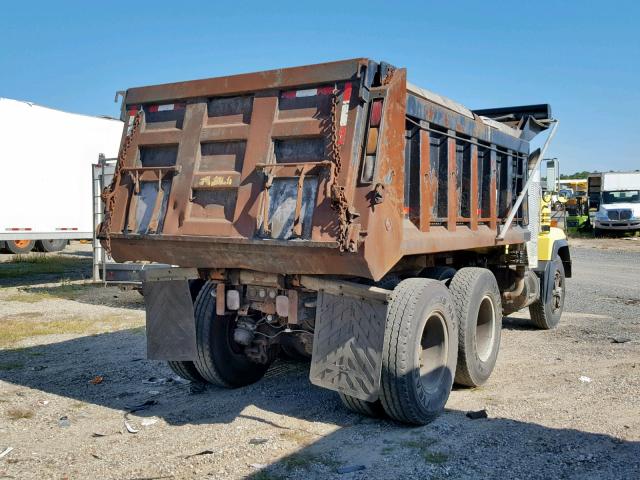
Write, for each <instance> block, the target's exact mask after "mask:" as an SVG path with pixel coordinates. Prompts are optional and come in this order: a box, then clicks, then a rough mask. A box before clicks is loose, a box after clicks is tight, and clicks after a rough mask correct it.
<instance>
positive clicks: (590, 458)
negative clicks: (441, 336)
mask: <svg viewBox="0 0 640 480" xmlns="http://www.w3.org/2000/svg"><path fill="white" fill-rule="evenodd" d="M144 356H145V337H144V332H143V331H141V330H140V329H132V330H122V331H118V332H113V333H105V334H100V335H94V336H86V337H80V338H75V339H71V340H67V341H63V342H59V343H53V344H48V345H38V346H32V347H26V348H18V349H10V350H2V351H0V379H1V380H3V381H5V382H8V383H11V384H13V385H16V386H22V387H28V388H30V389H35V390H38V391H41V392H44V393H50V394H55V395H60V396H62V397H67V398H71V399H74V400H78V401H82V402H87V403H92V404H96V405H101V406H105V407H108V408H111V409H115V410H127V409H129V408H130V407H131V406H134V405H141V404H144V403H145V402H149V401H151V402H150V403H149V405H148V408H146V409H143V410H140V411H138V412H136V413H135V415H136V416H154V417H160V418H163V419H164V420H165V421H166V422H167V423H169V424H171V425H185V424H195V425H215V424H227V423H230V422H233V421H234V420H235V419H237V418H243V419H248V420H250V421H252V422H255V430H254V431H252V435H255V436H256V437H260V435H261V433H262V434H264V432H266V431H268V432H271V433H270V435H273V429H274V428H275V429H276V431H278V432H284V433H283V434H285V435H286V434H287V432H291V431H294V433H296V432H298V431H299V429H297V428H292V427H291V422H290V421H289V423H288V424H287V418H286V417H293V418H295V419H299V420H304V421H307V422H323V423H328V424H333V425H336V426H337V427H339V428H337V430H336V431H335V432H333V433H331V434H329V435H326V436H322V437H318V436H317V435H316V436H313V437H311V440H310V442H311V443H307V442H305V443H303V444H301V445H300V449H299V450H298V451H297V452H296V453H294V454H292V455H289V456H287V457H284V458H281V459H279V460H277V461H275V462H271V463H270V462H266V465H258V466H257V468H258V469H259V470H256V472H255V474H252V475H251V477H250V478H254V479H255V480H257V479H264V478H300V477H307V478H328V477H331V476H333V475H337V469H338V468H340V467H344V466H349V465H360V464H362V465H364V466H365V467H366V470H364V471H363V472H361V473H362V474H363V475H364V476H357V475H359V474H356V477H350V478H391V477H394V478H417V477H416V475H417V476H419V477H420V478H425V477H427V476H449V477H453V478H458V477H467V478H507V477H509V478H514V477H521V478H552V477H553V478H558V477H565V478H585V477H588V478H604V477H607V476H611V478H620V477H629V478H631V477H633V476H634V473H631V472H636V473H637V472H639V471H640V460H639V459H640V442H629V441H624V440H620V439H617V438H614V437H611V436H608V435H600V434H592V433H587V432H582V431H578V430H572V429H553V428H548V427H545V426H542V425H537V424H532V423H525V422H519V421H514V420H510V419H505V418H489V419H481V420H470V419H468V418H466V417H465V415H464V412H460V411H452V410H448V411H446V412H445V413H444V414H443V415H441V416H440V417H439V418H438V419H436V420H435V421H434V422H433V423H431V424H429V425H427V426H425V427H413V428H410V427H406V426H399V425H397V424H395V423H393V422H391V421H388V420H373V419H369V418H366V417H362V416H359V415H356V414H352V413H349V412H348V411H346V410H345V409H344V408H343V407H342V405H341V403H340V401H339V399H338V398H337V395H335V394H334V393H333V392H330V391H328V390H324V389H321V388H317V387H315V386H312V385H310V383H309V380H308V365H306V364H304V363H294V362H287V361H279V362H278V363H277V364H275V365H274V366H273V368H272V369H271V370H270V371H269V373H268V374H267V376H266V377H265V378H264V379H263V380H262V381H260V382H258V383H256V384H254V385H251V386H249V387H245V388H242V389H237V390H223V389H217V388H213V387H208V388H204V389H199V388H194V386H193V385H191V384H188V383H183V382H178V381H176V380H175V379H172V373H171V371H170V370H169V369H168V368H167V367H166V366H165V365H164V364H163V363H162V362H156V361H150V360H146V359H144ZM97 375H100V376H103V377H104V380H103V381H102V383H100V384H97V385H93V384H91V383H90V380H91V379H92V378H94V377H95V376H97ZM7 394H12V395H18V394H20V390H18V391H16V392H12V393H7ZM113 414H114V415H119V413H118V412H113ZM72 420H73V418H72ZM95 428H96V430H97V431H99V430H100V425H96V426H95ZM281 434H282V433H281ZM470 445H473V448H469V446H470ZM204 448H206V445H205V446H203V449H204ZM496 452H498V453H500V452H502V453H500V454H496ZM505 452H508V453H505ZM409 459H410V461H409ZM408 464H410V465H413V467H410V468H409V467H407V465H408ZM407 468H409V470H407ZM412 469H413V470H412ZM396 472H406V473H403V474H402V475H396V474H395V473H396ZM625 472H628V474H627V473H625ZM405 474H406V476H404V477H403V475H405Z"/></svg>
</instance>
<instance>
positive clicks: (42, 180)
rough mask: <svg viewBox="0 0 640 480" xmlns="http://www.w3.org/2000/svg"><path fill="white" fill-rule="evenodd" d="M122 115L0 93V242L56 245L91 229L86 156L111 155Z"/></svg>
mask: <svg viewBox="0 0 640 480" xmlns="http://www.w3.org/2000/svg"><path fill="white" fill-rule="evenodd" d="M122 127H123V123H122V122H121V121H120V120H114V119H111V118H106V117H93V116H88V115H79V114H75V113H68V112H62V111H60V110H54V109H51V108H46V107H43V106H40V105H35V104H33V103H30V102H24V101H18V100H11V99H8V98H0V163H1V165H2V170H1V171H0V249H6V250H8V251H9V252H11V253H27V252H30V251H31V250H32V249H34V248H37V249H39V250H41V251H45V252H51V251H57V250H62V249H63V248H64V247H65V246H66V244H67V243H68V241H69V240H72V239H91V238H92V236H93V219H92V198H91V184H90V183H89V182H88V181H87V178H88V176H89V171H90V170H91V164H92V163H93V162H94V161H95V159H96V158H97V157H98V154H99V153H103V154H104V155H106V156H108V157H115V156H116V155H117V153H118V148H119V146H120V139H121V136H122Z"/></svg>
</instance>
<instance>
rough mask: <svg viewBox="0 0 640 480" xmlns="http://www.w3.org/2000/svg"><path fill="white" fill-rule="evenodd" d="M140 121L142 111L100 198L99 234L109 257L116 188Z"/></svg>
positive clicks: (126, 139)
mask: <svg viewBox="0 0 640 480" xmlns="http://www.w3.org/2000/svg"><path fill="white" fill-rule="evenodd" d="M141 119H142V110H139V111H138V113H136V116H135V117H134V119H133V126H132V127H131V131H130V133H129V134H128V135H127V137H126V138H125V140H124V145H123V146H122V149H121V150H120V154H119V155H118V161H117V162H116V168H115V171H114V172H113V178H112V179H111V185H109V186H108V187H105V188H104V190H103V191H102V194H101V198H102V201H103V202H104V205H105V207H106V208H105V218H104V221H103V222H102V228H101V231H100V233H101V234H102V236H103V237H104V239H105V242H104V249H105V251H106V252H107V254H108V255H111V219H112V217H113V210H114V208H115V205H116V187H117V186H118V184H119V183H120V177H121V176H122V166H123V165H124V162H125V159H126V158H127V151H128V150H129V147H130V146H131V144H132V143H133V137H134V135H135V133H136V132H137V131H138V127H139V126H140V121H141Z"/></svg>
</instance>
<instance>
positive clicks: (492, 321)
mask: <svg viewBox="0 0 640 480" xmlns="http://www.w3.org/2000/svg"><path fill="white" fill-rule="evenodd" d="M449 290H450V291H451V294H452V295H453V301H454V304H455V307H456V313H457V315H458V321H459V323H460V330H459V334H458V365H457V368H456V376H455V382H456V383H457V384H460V385H465V386H467V387H477V386H479V385H482V384H483V383H485V382H486V381H487V379H488V378H489V376H490V375H491V372H493V368H494V367H495V365H496V360H497V358H498V350H499V349H500V335H501V331H502V302H501V300H500V290H499V288H498V283H497V282H496V278H495V276H494V275H493V273H491V271H490V270H487V269H486V268H461V269H460V270H458V272H457V273H456V275H455V276H454V277H453V280H451V284H450V285H449Z"/></svg>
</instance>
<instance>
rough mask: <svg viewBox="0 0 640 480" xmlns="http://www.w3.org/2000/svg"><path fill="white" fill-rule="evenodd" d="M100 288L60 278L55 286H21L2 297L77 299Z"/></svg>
mask: <svg viewBox="0 0 640 480" xmlns="http://www.w3.org/2000/svg"><path fill="white" fill-rule="evenodd" d="M96 288H100V287H99V286H96V285H95V284H90V283H72V282H71V281H69V280H67V279H62V280H61V284H60V285H58V286H55V287H23V288H20V289H19V290H18V291H17V292H16V293H12V294H9V295H7V296H6V297H4V298H3V300H5V301H7V302H22V303H38V302H42V301H44V300H54V299H57V298H62V299H64V300H77V299H78V298H80V297H81V296H82V295H85V294H87V293H91V290H93V289H96Z"/></svg>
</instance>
